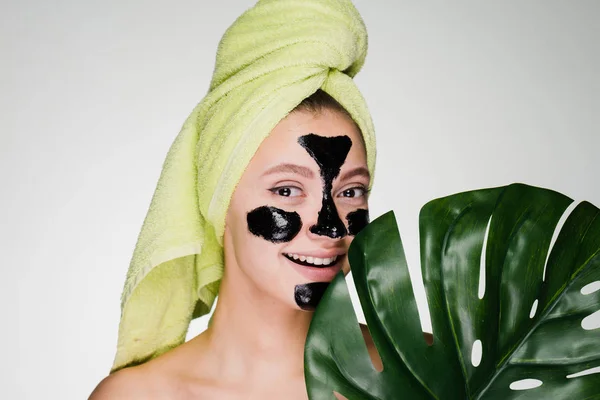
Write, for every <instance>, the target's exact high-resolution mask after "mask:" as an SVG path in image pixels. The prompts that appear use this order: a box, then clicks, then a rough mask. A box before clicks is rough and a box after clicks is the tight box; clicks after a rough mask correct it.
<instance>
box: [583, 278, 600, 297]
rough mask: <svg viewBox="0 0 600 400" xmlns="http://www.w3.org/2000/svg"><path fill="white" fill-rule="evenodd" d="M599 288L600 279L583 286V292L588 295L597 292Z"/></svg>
mask: <svg viewBox="0 0 600 400" xmlns="http://www.w3.org/2000/svg"><path fill="white" fill-rule="evenodd" d="M598 290H600V281H596V282H592V283H588V284H587V285H585V286H584V287H582V288H581V294H583V295H588V294H592V293H596V292H597V291H598Z"/></svg>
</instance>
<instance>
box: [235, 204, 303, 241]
mask: <svg viewBox="0 0 600 400" xmlns="http://www.w3.org/2000/svg"><path fill="white" fill-rule="evenodd" d="M246 221H247V223H248V229H249V230H250V232H251V233H252V234H253V235H255V236H259V237H262V238H263V239H265V240H268V241H270V242H273V243H282V242H289V241H291V240H292V239H293V238H294V237H295V236H296V235H297V234H298V232H300V229H302V220H301V219H300V215H298V213H297V212H287V211H284V210H281V209H279V208H275V207H268V206H263V207H258V208H255V209H254V210H252V211H250V212H249V213H248V215H247V216H246Z"/></svg>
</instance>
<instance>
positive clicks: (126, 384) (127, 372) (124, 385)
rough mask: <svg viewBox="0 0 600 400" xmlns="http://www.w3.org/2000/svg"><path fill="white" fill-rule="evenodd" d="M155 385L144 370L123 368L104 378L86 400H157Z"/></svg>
mask: <svg viewBox="0 0 600 400" xmlns="http://www.w3.org/2000/svg"><path fill="white" fill-rule="evenodd" d="M156 386H157V383H156V381H154V379H153V378H152V376H151V375H149V374H148V371H146V369H143V368H140V367H131V368H125V369H122V370H120V371H117V372H115V373H113V374H111V375H109V376H107V377H106V378H104V379H103V380H102V381H101V382H100V383H99V384H98V386H96V388H95V389H94V391H93V392H92V394H91V395H90V397H89V399H88V400H109V399H110V400H121V399H123V400H125V399H129V400H138V399H139V400H141V399H146V400H148V399H158V398H159V397H157V394H158V393H160V391H158V393H157V391H156V389H157V387H156Z"/></svg>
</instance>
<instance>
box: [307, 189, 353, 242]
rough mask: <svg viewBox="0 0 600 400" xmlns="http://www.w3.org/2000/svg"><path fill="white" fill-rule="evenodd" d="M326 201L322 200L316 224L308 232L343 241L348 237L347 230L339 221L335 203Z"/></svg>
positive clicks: (325, 199)
mask: <svg viewBox="0 0 600 400" xmlns="http://www.w3.org/2000/svg"><path fill="white" fill-rule="evenodd" d="M328 200H329V199H327V198H324V199H323V203H322V207H321V210H320V211H319V213H318V217H317V223H316V224H315V225H312V226H311V227H310V228H309V231H310V232H311V233H314V234H315V235H319V236H327V237H329V238H331V239H343V238H344V237H346V235H348V230H347V229H346V225H344V222H343V221H342V220H341V219H340V216H339V214H338V211H337V208H336V206H335V203H334V202H333V201H328Z"/></svg>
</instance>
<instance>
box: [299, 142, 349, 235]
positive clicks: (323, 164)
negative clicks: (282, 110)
mask: <svg viewBox="0 0 600 400" xmlns="http://www.w3.org/2000/svg"><path fill="white" fill-rule="evenodd" d="M298 143H300V146H302V147H304V149H305V150H306V151H307V152H308V154H310V156H311V157H312V158H313V160H315V162H316V163H317V165H318V166H319V171H320V173H321V179H323V201H322V206H321V211H319V217H318V219H317V224H316V225H313V226H311V227H310V231H311V232H312V233H314V234H317V235H322V236H329V237H330V238H332V239H341V238H343V237H344V236H346V235H347V234H348V231H347V230H346V226H345V225H344V222H342V220H341V219H340V217H339V215H338V212H337V208H336V207H335V202H334V201H333V195H332V193H331V191H332V188H333V180H334V179H335V178H336V177H337V176H338V175H339V174H340V169H341V168H342V165H343V164H344V161H346V156H348V152H349V151H350V147H352V140H350V138H349V137H348V136H334V137H324V136H319V135H315V134H314V133H309V134H308V135H305V136H300V137H299V138H298Z"/></svg>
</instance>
